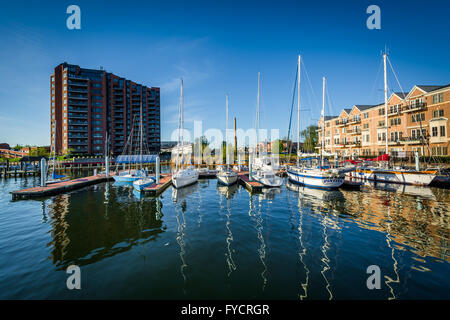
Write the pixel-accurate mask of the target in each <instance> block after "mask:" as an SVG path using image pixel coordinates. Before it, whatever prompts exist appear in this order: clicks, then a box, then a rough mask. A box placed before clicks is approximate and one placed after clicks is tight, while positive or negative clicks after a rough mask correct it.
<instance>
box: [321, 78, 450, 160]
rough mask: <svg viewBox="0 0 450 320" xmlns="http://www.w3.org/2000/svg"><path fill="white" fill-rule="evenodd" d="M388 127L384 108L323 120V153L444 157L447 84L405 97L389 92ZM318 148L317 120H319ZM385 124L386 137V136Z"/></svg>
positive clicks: (358, 108)
mask: <svg viewBox="0 0 450 320" xmlns="http://www.w3.org/2000/svg"><path fill="white" fill-rule="evenodd" d="M387 109H388V123H387V124H386V123H385V113H384V112H385V106H384V103H381V104H378V105H354V106H353V107H352V108H349V109H343V110H342V111H341V113H340V114H339V116H325V147H324V149H325V151H327V152H330V153H334V154H338V155H342V156H351V155H352V154H353V155H359V156H362V157H364V156H372V155H380V154H383V153H385V148H386V139H388V150H389V153H390V154H391V155H394V156H399V157H409V156H410V155H411V154H412V153H414V152H415V151H418V152H419V154H420V155H425V156H430V155H433V156H440V155H445V156H448V155H450V153H449V150H450V148H449V147H450V145H449V144H450V136H449V129H450V122H449V120H448V119H449V116H450V85H445V86H422V85H416V86H414V87H413V88H412V89H411V91H410V92H396V93H392V94H391V96H390V97H389V99H388V107H387ZM318 125H319V130H318V131H319V146H317V147H316V150H318V149H320V148H321V145H320V142H321V141H322V132H321V128H322V119H320V120H319V124H318ZM386 125H387V126H388V134H387V137H386Z"/></svg>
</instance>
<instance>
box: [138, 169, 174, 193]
mask: <svg viewBox="0 0 450 320" xmlns="http://www.w3.org/2000/svg"><path fill="white" fill-rule="evenodd" d="M171 184H172V174H171V173H162V174H161V176H160V178H159V184H156V183H154V184H152V185H151V186H149V187H147V188H145V189H144V190H143V191H144V193H145V194H148V195H151V196H157V195H159V194H161V193H162V192H163V191H164V190H166V189H167V187H168V186H170V185H171Z"/></svg>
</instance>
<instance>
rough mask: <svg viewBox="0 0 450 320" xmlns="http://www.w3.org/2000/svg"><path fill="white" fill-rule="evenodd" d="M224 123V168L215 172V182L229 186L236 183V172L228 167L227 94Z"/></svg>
mask: <svg viewBox="0 0 450 320" xmlns="http://www.w3.org/2000/svg"><path fill="white" fill-rule="evenodd" d="M225 122H226V126H225V145H226V149H225V150H226V166H225V167H222V168H221V169H220V170H219V171H218V172H217V180H218V181H219V182H220V183H222V184H224V185H227V186H229V185H232V184H234V183H236V182H237V180H238V174H237V173H236V172H234V171H233V170H231V168H230V166H229V162H230V159H229V155H230V152H229V150H228V135H227V131H228V94H227V103H226V121H225Z"/></svg>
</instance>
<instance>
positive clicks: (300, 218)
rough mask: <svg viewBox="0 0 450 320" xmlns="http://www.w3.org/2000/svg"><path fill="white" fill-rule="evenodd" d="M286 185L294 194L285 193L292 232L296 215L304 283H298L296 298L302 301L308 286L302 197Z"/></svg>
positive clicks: (292, 187)
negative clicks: (293, 202)
mask: <svg viewBox="0 0 450 320" xmlns="http://www.w3.org/2000/svg"><path fill="white" fill-rule="evenodd" d="M287 183H288V184H289V185H286V186H287V188H288V190H291V191H294V192H287V194H286V196H287V204H288V207H289V211H290V217H289V223H290V225H291V230H294V228H295V226H294V222H293V218H294V217H295V216H296V213H298V227H297V231H298V242H299V245H300V250H299V253H298V256H299V261H300V264H301V265H302V268H303V270H304V272H305V281H304V282H300V286H301V288H302V292H301V293H299V294H298V297H299V299H300V300H304V299H306V298H307V297H308V285H309V273H310V271H309V268H308V266H307V265H306V262H305V261H304V259H305V257H306V254H307V252H308V250H307V248H306V246H305V244H304V243H303V232H304V231H303V219H304V214H303V210H302V208H303V197H300V195H299V193H297V190H298V189H296V188H295V185H293V184H292V183H291V182H290V181H287ZM292 195H295V199H296V200H297V207H295V208H293V207H292V204H291V201H290V200H291V196H292Z"/></svg>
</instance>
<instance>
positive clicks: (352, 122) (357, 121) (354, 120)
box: [347, 118, 361, 124]
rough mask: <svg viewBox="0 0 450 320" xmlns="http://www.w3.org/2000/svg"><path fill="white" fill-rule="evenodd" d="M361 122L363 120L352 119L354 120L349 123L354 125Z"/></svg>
mask: <svg viewBox="0 0 450 320" xmlns="http://www.w3.org/2000/svg"><path fill="white" fill-rule="evenodd" d="M359 122H361V118H356V119H352V120H350V121H348V122H347V123H348V124H354V123H359Z"/></svg>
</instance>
